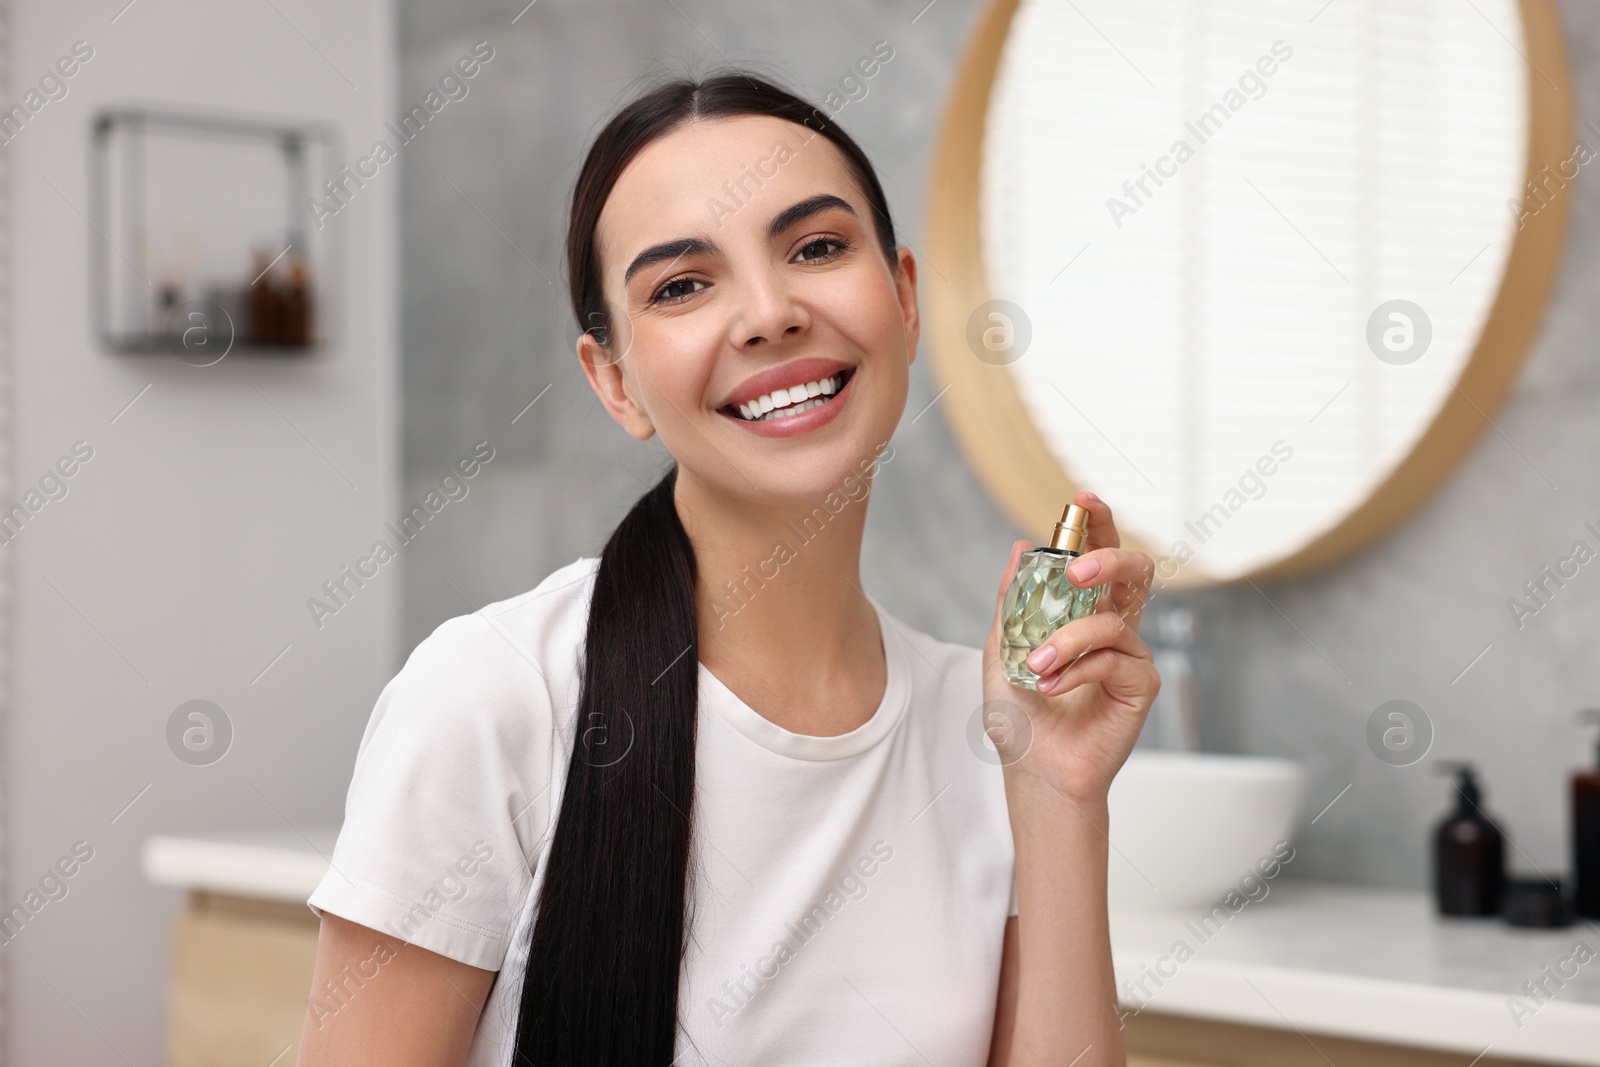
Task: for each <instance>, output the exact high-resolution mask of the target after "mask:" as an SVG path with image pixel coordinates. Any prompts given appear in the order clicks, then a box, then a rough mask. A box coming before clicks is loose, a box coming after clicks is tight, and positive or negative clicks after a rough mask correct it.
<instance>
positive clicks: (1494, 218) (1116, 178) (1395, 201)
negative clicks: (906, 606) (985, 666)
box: [927, 0, 1593, 586]
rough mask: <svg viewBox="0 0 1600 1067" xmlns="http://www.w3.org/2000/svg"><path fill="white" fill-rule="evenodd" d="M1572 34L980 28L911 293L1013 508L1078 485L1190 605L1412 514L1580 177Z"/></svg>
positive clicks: (1493, 14)
mask: <svg viewBox="0 0 1600 1067" xmlns="http://www.w3.org/2000/svg"><path fill="white" fill-rule="evenodd" d="M1559 32H1560V29H1559V22H1558V21H1557V17H1556V14H1555V12H1554V11H1553V10H1552V8H1551V5H1550V4H1549V2H1548V0H1522V2H1520V3H1519V2H1518V0H1474V2H1473V3H1467V4H1463V3H1460V2H1459V0H1411V2H1408V3H1405V4H1374V3H1361V2H1354V0H1350V2H1347V0H1331V2H1326V0H1315V2H1311V3H1285V2H1284V0H1231V2H1222V0H1174V2H1172V3H1164V4H1128V3H1126V2H1120V0H1116V2H1114V0H1104V2H1092V0H1022V2H1021V3H1018V2H1017V0H995V2H994V3H992V4H991V5H990V7H989V8H988V9H987V10H986V11H985V13H984V15H983V16H982V17H981V18H980V20H979V24H978V27H977V29H976V32H975V36H974V39H973V41H972V43H971V45H970V47H969V50H968V54H967V56H966V57H965V60H964V63H963V67H962V70H961V72H960V74H959V75H958V78H957V84H956V87H955V91H954V92H953V94H952V98H951V103H950V111H949V114H948V116H947V118H946V124H945V129H944V131H943V136H942V138H941V141H940V145H939V148H938V151H937V154H936V160H935V165H936V171H935V175H934V181H933V188H932V196H931V198H930V216H929V245H928V250H927V260H928V263H929V265H930V266H931V267H932V268H933V270H932V272H930V273H929V274H928V275H927V276H928V277H929V278H930V279H931V281H930V284H929V286H928V290H929V306H930V311H931V318H930V321H931V322H932V324H933V329H932V331H931V333H932V339H933V344H934V357H935V366H936V368H937V372H938V374H939V375H940V377H941V378H942V379H943V380H942V382H941V385H942V386H947V387H948V388H949V392H948V395H947V397H946V400H945V403H946V405H947V412H948V414H949V417H950V419H951V422H952V424H953V426H954V427H955V430H956V433H957V436H958V438H959V439H960V441H961V443H962V445H963V447H964V449H965V450H966V452H967V454H968V455H969V457H970V458H971V460H972V462H973V465H974V467H975V468H976V469H977V470H978V472H979V474H980V476H981V477H982V478H983V480H984V481H985V483H986V484H987V486H988V487H989V489H990V491H991V492H992V493H993V494H994V495H995V497H996V499H997V500H998V501H999V502H1000V503H1001V505H1002V506H1003V507H1004V508H1005V509H1006V510H1007V511H1008V512H1009V513H1010V514H1011V516H1012V517H1013V518H1014V519H1015V520H1016V521H1017V522H1018V523H1019V524H1021V525H1022V526H1023V528H1024V529H1025V530H1026V531H1028V532H1029V533H1030V534H1032V535H1034V536H1035V537H1038V536H1042V535H1043V533H1044V531H1047V530H1048V529H1049V524H1050V523H1051V522H1052V521H1053V520H1054V519H1055V518H1056V517H1057V516H1058V515H1059V512H1060V509H1061V507H1062V505H1063V504H1064V503H1065V501H1066V500H1067V499H1068V498H1069V497H1070V495H1071V494H1072V493H1073V492H1074V491H1075V490H1076V489H1077V488H1078V487H1079V486H1087V487H1089V488H1092V489H1094V490H1095V491H1096V492H1097V493H1099V495H1100V496H1102V497H1104V498H1105V499H1106V500H1108V501H1110V502H1111V504H1112V506H1113V508H1114V509H1115V511H1116V512H1117V515H1118V523H1119V526H1120V527H1122V529H1123V530H1124V531H1125V536H1126V537H1127V539H1128V541H1129V542H1131V543H1132V544H1134V545H1135V546H1137V547H1139V548H1142V549H1144V550H1145V551H1147V552H1149V553H1150V554H1151V555H1152V556H1153V557H1155V559H1156V561H1157V576H1158V580H1159V581H1160V582H1161V583H1162V584H1163V585H1178V586H1184V585H1198V584H1206V583H1211V582H1217V581H1226V580H1233V579H1240V578H1245V577H1280V576H1284V575H1287V574H1291V573H1296V572H1301V571H1305V570H1309V569H1311V568H1313V567H1317V566H1321V565H1325V564H1327V563H1329V562H1331V561H1333V560H1335V559H1337V558H1338V557H1340V556H1342V555H1344V554H1346V553H1348V552H1351V551H1353V550H1354V549H1356V548H1358V547H1360V546H1361V545H1363V544H1365V543H1367V542H1369V541H1371V540H1372V539H1373V538H1375V537H1376V536H1378V535H1379V534H1380V533H1382V532H1383V530H1385V529H1386V528H1387V527H1389V526H1390V525H1391V524H1393V523H1394V522H1396V521H1397V520H1399V519H1400V518H1401V517H1403V516H1404V515H1405V514H1406V513H1408V512H1409V511H1410V510H1411V509H1412V508H1414V507H1415V506H1416V505H1417V504H1418V503H1420V502H1421V501H1422V500H1423V499H1424V498H1425V496H1426V495H1427V494H1428V493H1429V492H1430V491H1431V490H1432V489H1433V488H1434V487H1435V486H1436V485H1437V484H1438V483H1439V482H1440V481H1441V480H1443V478H1444V477H1446V476H1447V475H1448V473H1449V471H1450V470H1451V468H1452V467H1453V465H1454V464H1455V462H1456V461H1457V460H1458V459H1459V458H1460V457H1461V455H1463V454H1464V453H1465V451H1466V450H1467V448H1468V447H1469V446H1470V445H1471V444H1472V443H1473V441H1475V440H1476V439H1477V438H1478V437H1479V435H1480V434H1481V433H1482V432H1483V431H1484V430H1485V429H1486V428H1488V427H1489V426H1490V425H1491V423H1492V418H1493V414H1494V410H1495V408H1496V406H1497V404H1498V403H1499V401H1500V399H1501V398H1502V397H1503V396H1504V394H1505V392H1506V390H1507V388H1508V387H1509V385H1510V383H1511V381H1512V379H1513V378H1514V376H1515V374H1516V370H1517V367H1518V365H1519V363H1520V361H1521V358H1522V355H1523V353H1524V351H1525V350H1526V348H1527V346H1528V344H1529V342H1530V340H1531V338H1532V336H1533V333H1534V330H1535V327H1536V325H1537V321H1538V315H1539V313H1540V311H1541V309H1542V307H1543V303H1544V298H1545V295H1546V293H1547V290H1548V288H1549V285H1550V282H1551V279H1552V276H1553V274H1554V271H1555V266H1556V263H1557V259H1558V257H1559V252H1560V244H1561V235H1562V232H1563V229H1564V221H1565V215H1566V205H1567V197H1565V196H1564V195H1562V194H1561V190H1562V189H1564V188H1565V186H1566V185H1567V184H1568V183H1569V182H1570V181H1571V180H1572V179H1573V178H1574V177H1575V176H1576V173H1577V168H1578V167H1580V166H1581V165H1582V164H1583V163H1586V162H1588V161H1589V159H1590V158H1592V156H1593V153H1591V152H1590V150H1589V149H1588V148H1587V147H1586V146H1584V145H1582V144H1581V143H1580V144H1578V145H1576V146H1575V145H1574V142H1573V140H1572V134H1571V105H1570V101H1569V97H1568V91H1567V85H1566V79H1567V70H1566V63H1565V59H1564V56H1563V53H1562V50H1561V44H1560V36H1559ZM946 281H948V283H949V284H945V282H946ZM1529 476H1530V477H1540V476H1541V475H1538V474H1537V473H1536V471H1535V470H1533V469H1530V470H1529Z"/></svg>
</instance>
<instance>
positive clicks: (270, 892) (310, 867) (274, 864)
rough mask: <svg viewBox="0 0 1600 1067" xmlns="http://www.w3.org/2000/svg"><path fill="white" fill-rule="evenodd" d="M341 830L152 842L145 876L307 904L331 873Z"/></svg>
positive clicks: (145, 861) (157, 881)
mask: <svg viewBox="0 0 1600 1067" xmlns="http://www.w3.org/2000/svg"><path fill="white" fill-rule="evenodd" d="M338 835H339V831H338V828H337V827H313V828H311V829H308V830H307V831H306V832H305V834H303V835H302V834H300V833H299V832H297V831H294V830H285V831H282V832H279V831H269V832H261V833H246V834H216V835H208V836H206V837H165V836H162V837H148V838H145V842H144V855H143V868H144V876H145V878H146V879H148V880H149V881H151V882H154V883H155V884H156V885H165V886H172V887H174V888H177V889H203V890H209V891H211V892H213V893H234V894H236V895H238V896H245V897H259V898H263V899H266V900H283V901H293V902H294V903H296V904H304V903H305V902H306V898H307V897H309V896H310V895H311V891H312V890H313V889H315V888H316V887H317V883H318V882H320V881H322V876H323V875H324V874H326V873H327V871H328V857H329V856H331V855H333V842H334V839H335V838H336V837H337V836H338Z"/></svg>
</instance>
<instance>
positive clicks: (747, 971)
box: [300, 74, 1159, 1067]
mask: <svg viewBox="0 0 1600 1067" xmlns="http://www.w3.org/2000/svg"><path fill="white" fill-rule="evenodd" d="M567 255H568V271H569V283H570V286H571V293H572V305H573V311H574V313H575V315H576V316H577V319H578V321H579V322H580V323H583V324H585V325H586V326H587V327H588V332H586V333H584V334H583V335H581V336H580V338H579V339H578V344H577V349H578V356H579V357H580V359H581V360H582V363H583V369H584V372H585V374H586V375H587V378H588V381H589V384H590V385H591V386H592V387H593V389H594V391H595V393H596V394H597V396H598V397H599V399H600V402H601V404H602V405H603V406H604V407H605V409H606V411H607V413H608V414H609V415H610V416H611V417H612V418H613V419H615V420H616V421H617V423H618V424H619V425H621V426H622V428H623V429H624V430H626V431H627V432H628V433H629V434H630V435H631V436H633V437H634V438H637V439H638V440H641V441H643V440H645V439H647V438H649V437H651V436H653V435H656V434H659V435H660V436H661V440H662V442H663V444H664V445H665V446H666V448H667V450H668V451H669V452H670V453H671V455H672V457H673V459H674V460H675V463H674V464H673V466H672V468H671V469H670V470H669V471H668V472H667V474H666V476H665V477H664V478H662V480H661V482H660V483H659V484H658V485H656V486H655V488H653V489H651V490H650V491H649V492H647V493H646V494H645V495H644V496H643V498H642V499H640V500H639V502H638V503H637V504H635V505H634V507H633V509H632V511H631V512H629V514H628V515H627V517H626V518H625V519H624V520H623V521H622V523H621V524H620V525H619V526H618V527H617V530H616V531H615V533H614V534H613V535H612V536H611V538H610V540H609V541H608V542H607V543H606V545H605V548H604V550H603V551H602V553H601V555H600V557H599V558H598V559H588V558H585V559H580V560H578V561H577V562H575V563H573V564H570V565H568V566H567V567H563V568H562V569H561V570H558V571H557V572H555V573H554V574H552V575H551V576H550V577H549V578H547V579H546V580H545V581H544V582H542V583H540V585H539V586H538V587H537V588H535V589H533V590H530V591H529V592H527V593H523V594H521V595H520V596H517V597H513V598H511V599H509V600H504V601H500V602H498V603H496V604H491V605H489V606H487V607H485V608H484V609H482V610H481V611H479V612H475V613H474V614H471V615H464V616H460V617H457V618H454V619H451V620H449V621H447V622H445V623H444V624H443V625H441V626H440V627H439V628H438V629H437V630H435V631H434V633H433V634H432V635H430V636H429V637H428V638H427V639H426V640H424V641H423V642H422V643H421V644H420V645H418V646H417V648H416V649H415V650H414V651H413V652H412V654H411V656H410V658H409V659H408V660H407V662H406V664H405V666H404V668H403V669H402V670H401V671H400V673H399V674H397V675H396V676H395V677H394V678H393V679H392V680H391V681H390V683H389V684H388V686H386V687H385V689H384V690H383V693H382V694H381V695H380V696H379V698H378V701H377V705H376V707H375V709H374V711H373V715H372V718H371V720H370V722H369V724H368V726H367V731H366V734H365V736H364V737H363V739H362V742H361V748H360V752H359V754H358V756H357V760H356V767H355V773H354V778H353V780H352V782H351V786H350V793H349V798H348V803H347V805H346V821H345V824H344V827H343V829H342V830H341V832H340V836H339V840H338V844H337V846H336V848H335V850H334V854H333V857H332V863H331V867H330V870H329V872H328V874H327V876H326V877H325V878H324V880H323V881H322V883H321V884H320V885H319V886H318V887H317V890H316V891H315V893H313V895H312V896H311V898H310V904H311V905H312V907H313V908H314V909H315V910H317V912H318V913H319V914H320V915H321V919H322V929H321V935H320V938H319V940H318V948H317V962H316V973H315V977H314V980H313V988H312V997H311V1000H310V1003H309V1005H308V1014H307V1019H306V1024H305V1030H304V1036H303V1039H302V1044H301V1051H300V1063H302V1064H341V1065H350V1064H384V1065H389V1067H392V1065H395V1064H430V1065H431V1064H462V1063H466V1064H471V1065H475V1067H489V1065H507V1064H512V1063H518V1064H522V1063H529V1064H574V1065H577V1064H582V1065H593V1064H626V1065H639V1064H661V1065H665V1064H667V1063H669V1062H670V1063H678V1064H691V1063H694V1064H698V1063H708V1064H712V1063H714V1064H736V1065H749V1064H772V1063H806V1064H823V1063H826V1064H846V1063H875V1064H876V1063H905V1064H913V1063H930V1064H947V1063H948V1064H974V1065H976V1064H982V1063H990V1064H1035V1063H1038V1064H1044V1063H1051V1064H1065V1063H1068V1062H1073V1063H1077V1064H1080V1065H1083V1067H1088V1065H1091V1064H1109V1063H1121V1062H1123V1053H1122V1044H1121V1037H1120V1030H1119V1027H1118V1019H1117V1013H1116V1001H1115V992H1114V989H1113V982H1112V971H1111V955H1110V945H1109V937H1108V933H1107V922H1106V859H1107V847H1108V840H1107V837H1106V832H1107V815H1106V792H1107V789H1108V787H1109V785H1110V782H1111V778H1112V776H1113V775H1114V774H1115V773H1116V771H1117V769H1118V768H1119V767H1120V766H1121V764H1122V762H1123V760H1124V759H1125V758H1126V756H1127V753H1128V751H1129V749H1130V748H1131V747H1132V745H1133V742H1134V739H1135V737H1136V736H1137V734H1138V732H1139V728H1140V726H1141V724H1142V722H1143V720H1144V716H1145V713H1146V711H1147V710H1148V709H1149V706H1150V703H1151V701H1152V700H1153V699H1154V696H1155V694H1156V691H1157V688H1158V687H1159V681H1158V679H1157V677H1156V674H1155V671H1154V669H1153V668H1152V666H1151V659H1150V652H1149V649H1148V648H1147V647H1146V646H1145V645H1144V644H1143V642H1141V641H1140V640H1139V637H1138V618H1139V613H1140V611H1141V609H1142V607H1143V604H1144V600H1145V597H1146V596H1147V594H1148V590H1149V579H1150V575H1151V570H1152V564H1151V560H1150V558H1149V557H1148V556H1146V555H1144V554H1143V553H1139V552H1132V551H1128V550H1124V549H1121V548H1119V547H1118V539H1117V532H1116V528H1115V526H1114V525H1113V522H1112V517H1111V512H1110V510H1109V509H1108V507H1107V506H1106V505H1105V504H1104V503H1103V502H1101V501H1100V500H1099V499H1098V498H1096V497H1095V496H1094V495H1093V494H1092V493H1089V492H1080V493H1079V494H1078V495H1077V498H1076V502H1077V503H1079V504H1081V505H1082V506H1084V507H1085V508H1087V509H1088V511H1089V515H1090V523H1089V533H1090V539H1091V544H1092V546H1094V547H1093V550H1092V551H1090V552H1088V553H1087V554H1085V556H1084V557H1083V558H1082V559H1081V560H1080V561H1079V562H1077V563H1076V564H1074V568H1073V569H1074V576H1073V577H1074V581H1076V582H1077V583H1078V584H1080V585H1084V586H1090V585H1101V586H1106V587H1107V593H1106V594H1105V595H1102V597H1101V605H1102V606H1101V610H1100V611H1099V613H1097V614H1095V615H1093V616H1090V617H1089V618H1086V619H1082V620H1079V621H1077V622H1074V623H1071V624H1069V625H1068V626H1066V627H1064V628H1062V629H1061V630H1060V631H1058V632H1057V633H1056V634H1055V635H1054V636H1053V637H1052V638H1051V640H1050V641H1049V643H1048V644H1046V645H1044V646H1042V647H1041V648H1040V649H1039V650H1038V651H1037V652H1036V653H1035V654H1034V656H1033V658H1032V659H1030V661H1029V662H1030V666H1032V667H1033V668H1034V669H1035V670H1037V671H1038V672H1040V673H1041V674H1042V675H1044V680H1043V681H1042V682H1041V683H1040V686H1039V689H1040V692H1039V693H1032V692H1027V691H1024V690H1021V689H1017V688H1014V687H1012V686H1011V685H1009V684H1008V683H1007V682H1006V681H1005V679H1004V676H1003V674H1002V673H1001V670H1000V667H999V662H998V656H997V644H996V642H997V637H996V633H995V632H991V634H990V636H989V640H988V643H987V645H986V646H985V647H984V649H983V650H982V651H981V652H980V651H979V650H977V649H969V648H963V647H960V646H956V645H951V644H947V643H944V642H941V641H936V640H934V639H932V638H930V637H927V636H925V635H923V634H920V633H917V632H915V631H913V630H911V629H910V628H909V627H907V626H905V625H904V624H902V623H899V622H897V621H896V620H894V619H893V618H892V617H890V616H889V615H887V614H886V613H884V612H883V611H882V609H881V608H880V607H879V606H878V605H877V603H876V602H875V601H873V600H872V599H871V598H870V597H868V596H867V595H866V593H865V592H863V588H862V586H863V582H862V579H861V576H860V573H859V562H860V550H861V537H862V530H863V523H864V520H865V518H866V502H865V499H864V497H865V495H866V492H867V488H868V486H869V485H870V481H871V477H872V475H873V474H874V473H875V472H876V469H877V467H878V466H880V465H881V464H883V463H885V462H888V461H890V460H891V459H892V455H893V453H892V452H891V451H888V450H887V448H886V442H887V441H888V439H889V438H890V436H891V435H892V433H893V431H894V428H895V426H896V424H897V423H898V421H899V419H900V417H901V415H902V413H903V411H904V408H905V402H906V396H907V388H908V380H909V368H910V364H911V361H912V360H913V359H914V358H915V354H916V347H917V339H918V335H919V331H920V321H919V318H918V314H917V300H916V292H917V290H916V280H917V265H916V261H915V259H914V258H913V257H912V255H911V253H910V252H909V251H908V250H907V249H905V248H901V247H898V246H897V245H896V242H895V235H894V228H893V225H892V223H891V221H890V217H889V211H888V206H887V203H886V201H885V198H884V195H883V190H882V188H881V187H880V185H879V183H878V180H877V178H876V176H875V174H874V173H873V170H872V167H871V165H870V164H869V163H868V161H867V160H866V158H865V156H864V155H863V154H862V153H861V151H860V149H859V148H858V147H857V146H856V145H855V143H854V142H853V141H851V140H850V138H849V137H848V136H846V135H845V134H844V133H843V132H842V131H841V130H840V129H839V128H838V127H837V126H836V125H834V124H833V123H831V122H830V121H828V120H827V119H826V118H825V117H824V116H822V115H821V114H820V113H818V112H817V111H816V110H815V109H814V108H812V107H810V106H809V105H807V104H805V103H804V102H803V101H801V100H799V99H797V98H796V97H794V96H792V95H790V94H788V93H786V92H784V91H782V90H781V89H779V88H776V87H774V86H772V85H770V84H768V83H766V82H763V81H760V80H757V79H753V78H749V77H746V76H744V75H743V74H728V75H723V76H719V77H713V78H710V79H708V80H705V81H702V82H698V83H696V82H690V81H677V82H673V83H671V84H667V85H664V86H662V87H661V88H658V89H655V90H653V91H651V92H649V93H647V94H645V95H643V96H642V97H640V98H639V99H637V100H636V101H634V102H633V103H631V104H630V105H628V106H627V107H626V108H625V109H624V110H622V111H621V112H620V113H619V114H617V115H616V116H615V117H614V118H613V119H612V120H611V122H610V123H609V124H608V125H607V126H606V127H605V129H604V130H602V131H601V133H600V134H599V136H598V138H597V139H596V141H595V143H594V145H593V147H592V148H591V149H590V152H589V155H588V158H587V160H586V161H585V163H584V166H583V169H582V171H581V173H580V175H579V178H578V181H577V185H576V188H575V191H574V194H573V201H572V211H571V220H570V229H569V232H568V240H567ZM556 506H564V504H563V503H562V502H556ZM1025 547H1026V542H1020V541H1019V542H1017V543H1016V544H1014V545H1013V546H1012V553H1011V559H1010V561H1009V563H1008V564H1007V568H1006V572H1005V575H1004V577H1003V579H1002V581H1001V585H1000V590H1001V592H1002V593H1003V591H1004V589H1005V587H1006V585H1007V584H1008V583H1009V581H1010V578H1011V575H1012V574H1013V573H1014V572H1015V568H1016V566H1017V560H1018V557H1019V555H1020V553H1021V551H1022V549H1023V548H1025ZM907 550H908V551H916V546H915V545H914V544H908V546H907ZM996 607H997V614H998V607H999V598H998V597H997V601H996ZM997 702H1004V703H997ZM980 715H982V716H983V718H982V719H980ZM986 726H1000V727H1003V728H1002V729H999V730H996V731H994V732H993V733H992V735H991V736H992V737H993V738H994V741H995V745H996V750H990V749H988V748H987V747H985V746H983V745H982V744H981V740H982V736H983V734H982V730H983V729H984V728H985V727H986ZM975 738H976V740H974V739H975ZM996 751H998V753H999V759H996V758H995V752H996ZM502 979H503V980H502ZM1074 1057H1080V1058H1078V1059H1074Z"/></svg>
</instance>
